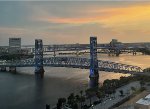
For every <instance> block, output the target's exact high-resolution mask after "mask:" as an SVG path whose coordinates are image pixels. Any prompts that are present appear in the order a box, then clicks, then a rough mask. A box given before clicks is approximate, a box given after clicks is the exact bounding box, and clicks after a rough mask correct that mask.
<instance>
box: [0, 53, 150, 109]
mask: <svg viewBox="0 0 150 109" xmlns="http://www.w3.org/2000/svg"><path fill="white" fill-rule="evenodd" d="M98 57H99V59H101V60H109V61H114V62H120V63H124V64H130V65H136V66H139V67H141V68H143V69H144V68H147V67H150V56H144V55H137V56H132V55H121V56H120V57H108V56H107V55H98ZM44 69H45V76H44V79H41V80H36V79H35V77H34V68H17V71H18V73H17V74H12V73H8V72H0V109H44V108H45V104H50V105H51V106H53V105H54V104H55V103H56V102H57V99H58V98H59V97H66V96H68V95H69V94H70V93H71V92H73V93H75V94H76V93H79V91H80V90H85V89H86V88H87V86H88V80H89V78H88V76H89V70H85V69H76V68H58V67H57V68H54V67H45V68H44ZM99 73H100V80H99V82H100V83H101V82H103V81H104V80H105V79H115V78H119V77H120V76H128V74H120V73H112V72H109V73H108V72H99Z"/></svg>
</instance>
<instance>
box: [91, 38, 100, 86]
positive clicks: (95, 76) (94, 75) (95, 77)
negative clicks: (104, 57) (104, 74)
mask: <svg viewBox="0 0 150 109" xmlns="http://www.w3.org/2000/svg"><path fill="white" fill-rule="evenodd" d="M89 78H90V83H89V86H90V88H94V87H98V84H99V73H98V61H97V37H90V76H89Z"/></svg>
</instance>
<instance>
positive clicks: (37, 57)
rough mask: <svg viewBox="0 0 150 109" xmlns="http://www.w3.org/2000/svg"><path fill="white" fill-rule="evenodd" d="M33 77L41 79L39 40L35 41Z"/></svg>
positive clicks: (41, 62) (41, 66)
mask: <svg viewBox="0 0 150 109" xmlns="http://www.w3.org/2000/svg"><path fill="white" fill-rule="evenodd" d="M35 76H36V77H38V78H43V76H44V68H43V42H42V40H41V39H36V40H35Z"/></svg>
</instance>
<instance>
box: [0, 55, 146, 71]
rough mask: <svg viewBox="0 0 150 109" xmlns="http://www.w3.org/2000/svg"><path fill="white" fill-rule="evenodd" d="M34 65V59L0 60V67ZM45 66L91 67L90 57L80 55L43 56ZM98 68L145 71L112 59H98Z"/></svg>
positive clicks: (104, 69) (102, 69)
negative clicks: (111, 60)
mask: <svg viewBox="0 0 150 109" xmlns="http://www.w3.org/2000/svg"><path fill="white" fill-rule="evenodd" d="M2 66H5V67H9V66H14V67H34V66H35V62H34V59H33V58H31V59H26V60H12V61H0V67H2ZM43 66H52V67H71V68H82V69H89V68H90V59H88V58H80V57H49V58H43ZM98 68H99V70H100V71H107V72H118V73H138V72H143V71H142V69H141V68H140V67H138V66H132V65H127V64H121V63H115V62H110V61H103V60H98Z"/></svg>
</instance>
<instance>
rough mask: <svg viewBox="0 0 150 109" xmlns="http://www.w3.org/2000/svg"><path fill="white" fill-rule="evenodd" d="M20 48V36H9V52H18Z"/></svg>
mask: <svg viewBox="0 0 150 109" xmlns="http://www.w3.org/2000/svg"><path fill="white" fill-rule="evenodd" d="M20 50H21V38H9V53H19V52H20Z"/></svg>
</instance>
